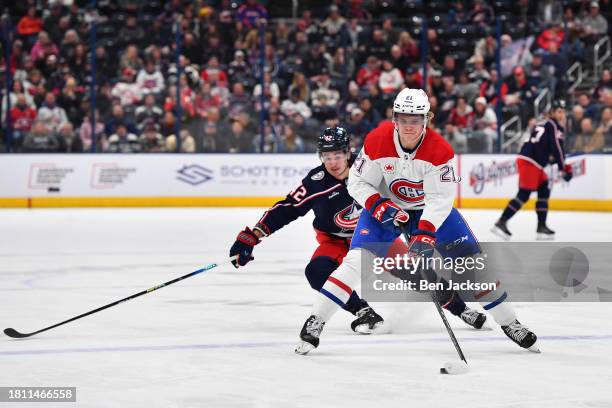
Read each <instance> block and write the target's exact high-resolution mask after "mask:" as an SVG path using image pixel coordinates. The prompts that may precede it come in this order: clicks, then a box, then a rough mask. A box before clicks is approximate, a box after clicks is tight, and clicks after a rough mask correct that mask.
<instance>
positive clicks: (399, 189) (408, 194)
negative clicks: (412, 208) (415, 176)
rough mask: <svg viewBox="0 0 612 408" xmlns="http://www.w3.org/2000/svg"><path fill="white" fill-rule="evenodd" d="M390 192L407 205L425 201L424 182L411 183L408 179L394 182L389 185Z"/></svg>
mask: <svg viewBox="0 0 612 408" xmlns="http://www.w3.org/2000/svg"><path fill="white" fill-rule="evenodd" d="M389 190H391V192H392V193H393V194H395V196H396V197H397V198H399V199H400V200H402V201H405V202H407V203H418V202H419V201H423V200H424V199H425V192H424V191H423V181H422V180H421V181H410V180H406V179H398V180H393V181H392V182H391V184H390V185H389Z"/></svg>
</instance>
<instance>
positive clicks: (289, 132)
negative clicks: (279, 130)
mask: <svg viewBox="0 0 612 408" xmlns="http://www.w3.org/2000/svg"><path fill="white" fill-rule="evenodd" d="M278 151H279V153H304V152H305V146H304V140H302V138H301V137H300V136H298V135H297V134H296V133H295V131H294V130H293V127H291V126H289V125H285V126H283V135H282V138H281V141H280V145H279V149H278Z"/></svg>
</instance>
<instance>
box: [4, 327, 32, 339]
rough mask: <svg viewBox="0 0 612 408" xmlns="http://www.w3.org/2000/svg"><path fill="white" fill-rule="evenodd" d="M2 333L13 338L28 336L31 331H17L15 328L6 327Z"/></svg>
mask: <svg viewBox="0 0 612 408" xmlns="http://www.w3.org/2000/svg"><path fill="white" fill-rule="evenodd" d="M4 334H6V335H7V336H9V337H12V338H14V339H23V338H24V337H30V336H31V335H32V333H19V332H18V331H17V330H15V329H13V328H12V327H9V328H8V329H4Z"/></svg>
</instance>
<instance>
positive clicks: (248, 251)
mask: <svg viewBox="0 0 612 408" xmlns="http://www.w3.org/2000/svg"><path fill="white" fill-rule="evenodd" d="M317 151H318V153H319V157H320V158H321V161H322V162H323V164H322V165H321V166H317V167H315V168H314V169H312V170H311V171H310V172H309V173H308V174H307V175H306V177H304V179H303V180H302V182H301V184H300V185H299V186H298V187H297V188H296V189H294V190H293V191H291V192H290V193H289V194H287V197H285V199H284V200H281V201H279V202H277V203H276V204H275V205H274V206H272V208H270V209H269V210H267V211H266V212H265V213H264V214H263V216H262V217H261V218H260V220H259V221H258V222H257V223H256V224H255V226H254V227H253V228H252V229H251V228H249V227H246V228H245V229H244V230H243V231H241V232H240V233H239V234H238V237H237V238H236V242H234V244H233V245H232V247H231V249H230V258H231V259H232V264H233V265H234V266H235V267H236V268H238V267H240V266H244V265H246V264H247V263H248V262H250V261H252V260H253V259H254V257H253V256H252V252H253V248H254V247H255V245H257V244H259V243H260V242H261V240H262V238H264V237H267V236H269V235H270V234H273V233H274V232H276V231H278V230H279V229H281V228H282V227H284V226H285V225H287V224H289V223H290V222H292V221H294V220H296V219H297V218H299V217H301V216H303V215H305V214H306V213H308V212H309V211H310V210H312V211H314V215H315V218H314V221H313V223H312V224H313V227H314V229H315V232H316V238H317V241H318V242H319V246H318V247H317V249H316V250H315V252H314V254H313V255H312V258H311V259H310V262H309V263H308V265H306V271H305V273H306V279H308V282H309V283H310V286H311V287H312V288H313V289H314V290H316V291H319V290H320V289H321V287H322V286H323V284H324V283H325V281H326V280H327V278H328V277H329V275H331V273H332V272H333V271H334V270H335V269H336V268H337V267H338V265H340V264H341V263H342V260H343V258H344V256H345V255H346V253H347V252H348V250H349V246H350V243H351V237H352V236H353V230H354V229H355V226H356V225H357V220H358V219H359V214H360V213H361V207H360V206H359V205H358V204H357V203H356V202H355V201H354V200H353V198H352V197H351V196H350V195H349V194H348V191H347V189H346V181H347V178H348V174H349V169H350V167H351V164H352V163H353V161H354V159H355V158H354V157H352V156H351V153H350V151H349V136H348V133H347V131H346V130H345V129H344V128H342V127H336V128H327V129H325V130H324V131H323V133H322V134H321V135H320V136H319V141H318V146H317ZM344 309H345V310H346V311H348V312H350V313H352V314H354V315H356V316H357V319H355V320H354V321H353V322H352V323H351V328H352V329H353V330H354V331H356V332H359V333H362V334H369V333H371V332H372V331H373V330H374V329H375V328H376V327H378V326H379V325H381V324H382V322H383V319H382V317H380V316H379V315H378V314H377V313H376V312H375V311H374V310H373V309H372V308H371V307H370V306H369V305H368V303H367V302H366V301H365V300H363V299H361V298H360V297H359V295H358V294H357V292H355V291H351V294H350V297H349V299H348V300H347V302H346V305H345V306H344Z"/></svg>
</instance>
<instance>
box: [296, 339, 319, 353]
mask: <svg viewBox="0 0 612 408" xmlns="http://www.w3.org/2000/svg"><path fill="white" fill-rule="evenodd" d="M315 348H316V347H315V346H313V345H312V344H310V343H308V342H306V341H303V342H301V343H300V344H298V346H297V347H296V348H295V350H294V351H295V354H299V355H301V356H305V355H306V354H308V353H309V352H311V351H312V350H314V349H315Z"/></svg>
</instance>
